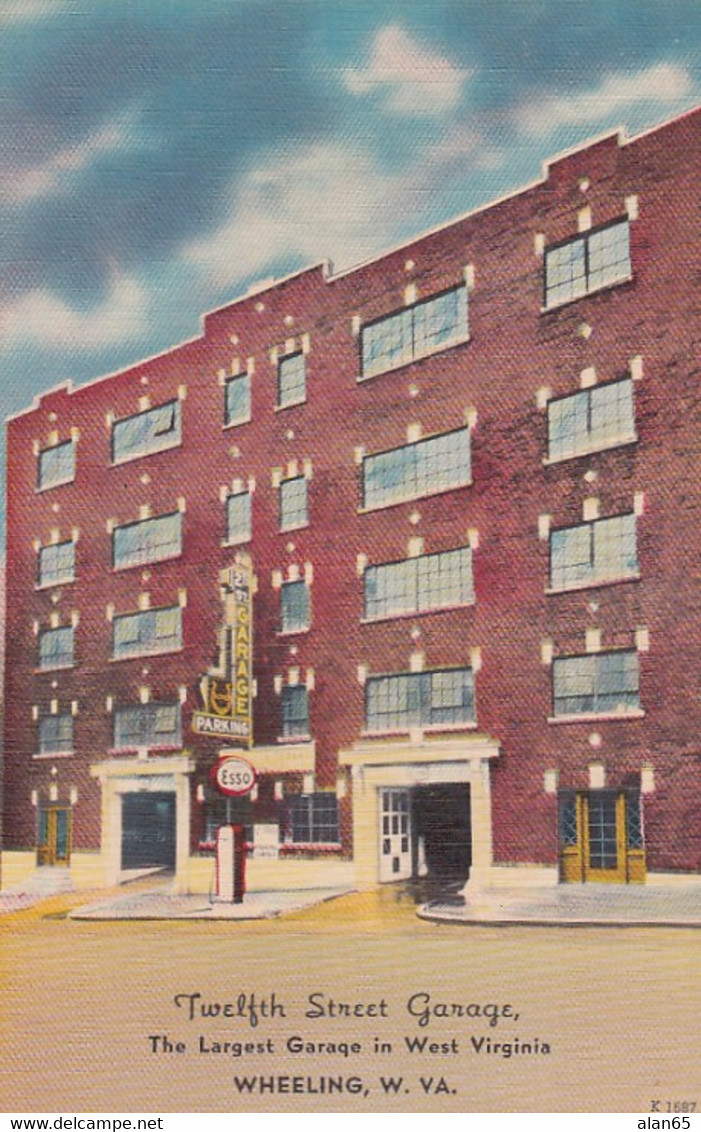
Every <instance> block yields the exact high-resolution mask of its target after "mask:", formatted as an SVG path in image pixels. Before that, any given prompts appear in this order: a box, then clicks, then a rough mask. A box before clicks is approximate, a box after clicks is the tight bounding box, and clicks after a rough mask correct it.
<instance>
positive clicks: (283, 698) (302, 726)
mask: <svg viewBox="0 0 701 1132" xmlns="http://www.w3.org/2000/svg"><path fill="white" fill-rule="evenodd" d="M280 707H281V712H282V737H283V739H308V738H309V734H310V731H309V691H308V689H307V687H306V685H304V684H284V685H283V688H282V691H281V693H280Z"/></svg>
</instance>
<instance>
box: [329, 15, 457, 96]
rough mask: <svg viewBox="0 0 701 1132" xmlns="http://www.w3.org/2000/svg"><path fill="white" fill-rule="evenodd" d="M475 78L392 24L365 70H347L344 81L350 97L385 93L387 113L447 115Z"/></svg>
mask: <svg viewBox="0 0 701 1132" xmlns="http://www.w3.org/2000/svg"><path fill="white" fill-rule="evenodd" d="M472 74H473V72H472V71H471V70H463V69H461V68H459V67H456V66H455V65H454V64H453V63H451V62H450V61H449V60H448V59H445V58H444V57H443V56H441V55H437V54H435V53H434V52H432V51H430V50H428V49H427V48H424V47H422V46H420V45H419V44H418V43H416V42H415V40H413V39H412V38H411V37H410V36H409V35H407V33H406V32H405V31H404V30H403V29H402V28H400V27H398V26H397V25H396V24H391V25H389V26H388V27H384V28H382V29H381V30H380V31H379V32H378V33H377V35H376V36H375V40H374V43H373V47H372V52H371V54H370V58H369V60H368V62H367V63H366V64H365V66H362V67H353V68H348V69H347V70H345V71H344V72H343V81H344V84H345V86H346V89H347V90H349V91H350V92H351V94H355V95H363V94H371V93H373V92H375V91H378V90H379V91H382V92H384V93H385V94H386V96H387V97H386V107H387V109H389V110H391V111H393V112H394V113H396V114H420V115H423V114H444V113H445V112H446V111H448V110H452V109H453V108H454V107H455V106H456V105H457V103H458V101H459V99H460V95H461V93H462V88H463V84H464V83H465V81H466V80H467V79H468V78H470V76H471V75H472Z"/></svg>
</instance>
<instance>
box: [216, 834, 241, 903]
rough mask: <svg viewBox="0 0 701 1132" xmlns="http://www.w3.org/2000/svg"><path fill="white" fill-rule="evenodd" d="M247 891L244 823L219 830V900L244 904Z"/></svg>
mask: <svg viewBox="0 0 701 1132" xmlns="http://www.w3.org/2000/svg"><path fill="white" fill-rule="evenodd" d="M245 893H246V838H245V833H244V828H243V826H242V825H220V826H219V829H218V830H217V900H223V901H226V902H227V903H229V904H242V903H243V898H244V895H245Z"/></svg>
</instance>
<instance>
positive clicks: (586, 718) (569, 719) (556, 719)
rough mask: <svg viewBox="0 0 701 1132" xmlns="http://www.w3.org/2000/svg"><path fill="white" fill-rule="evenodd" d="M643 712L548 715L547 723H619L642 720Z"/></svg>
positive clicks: (635, 709)
mask: <svg viewBox="0 0 701 1132" xmlns="http://www.w3.org/2000/svg"><path fill="white" fill-rule="evenodd" d="M644 718H645V712H644V711H643V710H642V709H641V708H633V709H632V710H631V711H605V712H582V713H581V714H579V715H549V716H548V723H593V722H594V721H595V720H601V721H606V720H608V721H610V722H612V723H613V722H621V721H625V720H626V719H644Z"/></svg>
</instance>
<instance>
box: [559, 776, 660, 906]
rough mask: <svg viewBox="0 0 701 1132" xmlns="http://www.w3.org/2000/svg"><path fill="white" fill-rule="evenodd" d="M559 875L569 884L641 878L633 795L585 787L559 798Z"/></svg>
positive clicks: (642, 851) (640, 840) (639, 829)
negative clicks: (582, 791) (582, 789)
mask: <svg viewBox="0 0 701 1132" xmlns="http://www.w3.org/2000/svg"><path fill="white" fill-rule="evenodd" d="M560 877H561V879H562V880H563V881H565V882H575V883H576V882H580V883H582V882H588V881H595V882H604V883H611V884H635V883H642V882H643V881H644V880H645V847H644V843H643V830H642V820H641V812H640V797H639V795H638V794H632V793H624V792H622V791H621V792H616V791H613V790H590V791H589V792H588V793H578V794H576V793H565V794H563V795H562V796H561V798H560Z"/></svg>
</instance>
